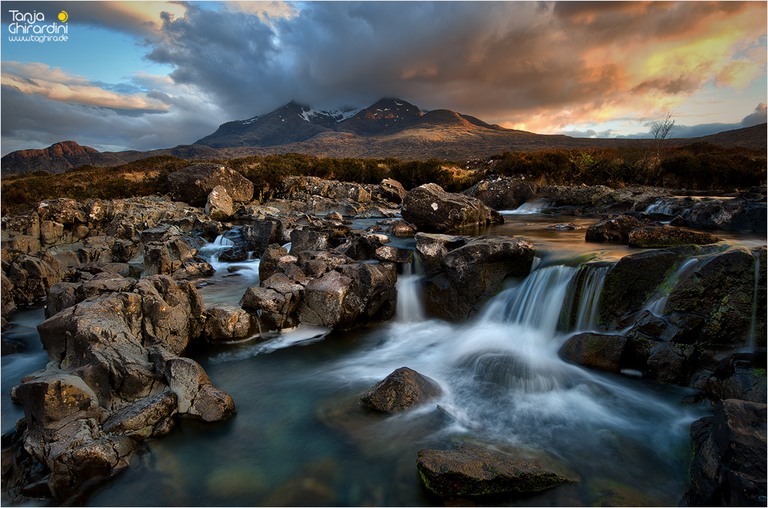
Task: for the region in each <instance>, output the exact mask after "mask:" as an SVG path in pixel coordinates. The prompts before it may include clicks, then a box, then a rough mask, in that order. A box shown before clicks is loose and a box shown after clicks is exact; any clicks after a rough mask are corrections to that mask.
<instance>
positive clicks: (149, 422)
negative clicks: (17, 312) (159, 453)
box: [102, 391, 177, 439]
mask: <svg viewBox="0 0 768 508" xmlns="http://www.w3.org/2000/svg"><path fill="white" fill-rule="evenodd" d="M176 407H177V399H176V394H175V393H173V392H172V391H163V392H160V393H158V394H156V395H151V396H149V397H145V398H143V399H140V400H138V401H137V402H134V403H133V404H130V405H128V406H125V407H124V408H122V409H119V410H117V411H115V412H114V413H112V414H111V415H110V416H109V418H108V419H107V420H106V421H105V422H104V424H103V425H102V428H103V429H104V432H107V433H109V434H115V435H121V436H129V437H133V438H137V439H146V438H149V437H159V436H164V435H166V434H168V433H169V432H170V431H171V430H173V427H174V419H173V417H174V415H175V414H176V413H177V410H176Z"/></svg>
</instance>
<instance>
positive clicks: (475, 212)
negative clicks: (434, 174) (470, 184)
mask: <svg viewBox="0 0 768 508" xmlns="http://www.w3.org/2000/svg"><path fill="white" fill-rule="evenodd" d="M402 215H403V219H405V220H406V221H408V222H410V223H411V224H414V225H415V226H416V227H417V228H418V229H419V230H420V231H425V232H432V233H446V232H451V231H459V230H462V229H467V228H477V227H484V226H487V225H489V224H501V223H503V222H504V218H503V217H502V216H501V214H499V213H498V212H497V211H495V210H492V209H490V208H488V207H487V206H485V204H483V203H482V202H481V201H480V200H478V199H475V198H472V197H469V196H465V195H463V194H454V193H450V192H446V191H444V190H443V188H442V187H440V186H439V185H437V184H434V183H428V184H424V185H421V186H419V187H416V188H415V189H413V190H412V191H410V192H409V193H408V194H407V195H406V196H405V199H404V200H403V206H402Z"/></svg>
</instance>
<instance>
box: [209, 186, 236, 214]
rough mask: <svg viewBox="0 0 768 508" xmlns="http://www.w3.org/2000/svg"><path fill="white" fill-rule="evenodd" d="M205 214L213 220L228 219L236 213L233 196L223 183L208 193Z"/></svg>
mask: <svg viewBox="0 0 768 508" xmlns="http://www.w3.org/2000/svg"><path fill="white" fill-rule="evenodd" d="M204 212H205V215H207V216H208V217H210V218H211V219H213V220H218V221H222V220H227V219H229V218H230V217H232V215H233V214H234V213H235V210H234V207H233V202H232V198H231V197H230V196H229V193H228V192H227V189H226V188H224V187H223V186H221V185H217V186H216V187H214V188H213V189H212V190H211V192H210V193H209V194H208V198H207V200H206V202H205V208H204Z"/></svg>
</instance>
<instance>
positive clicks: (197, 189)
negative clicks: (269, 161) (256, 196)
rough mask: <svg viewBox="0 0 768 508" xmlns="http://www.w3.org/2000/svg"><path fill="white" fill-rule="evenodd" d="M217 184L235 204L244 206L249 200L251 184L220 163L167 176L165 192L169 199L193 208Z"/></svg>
mask: <svg viewBox="0 0 768 508" xmlns="http://www.w3.org/2000/svg"><path fill="white" fill-rule="evenodd" d="M219 185H220V186H222V187H223V188H224V189H225V190H226V191H227V194H229V197H230V198H232V201H234V202H236V203H247V202H248V201H250V200H251V199H252V198H253V183H251V181H250V180H248V179H247V178H245V177H244V176H243V175H241V174H240V173H238V172H237V171H234V170H232V169H230V168H228V167H226V166H222V165H220V164H208V163H200V164H192V165H190V166H187V167H185V168H184V169H181V170H179V171H176V172H175V173H171V174H170V175H168V191H169V193H170V194H171V196H172V197H173V199H178V200H179V201H184V202H185V203H189V204H190V205H193V206H200V207H202V206H205V203H206V199H207V198H208V194H210V193H211V191H213V189H214V188H215V187H216V186H219Z"/></svg>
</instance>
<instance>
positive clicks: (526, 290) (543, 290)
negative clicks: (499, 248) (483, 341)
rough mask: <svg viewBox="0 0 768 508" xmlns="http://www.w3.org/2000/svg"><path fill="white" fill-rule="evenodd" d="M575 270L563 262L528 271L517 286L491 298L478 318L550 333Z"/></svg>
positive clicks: (553, 333) (550, 335) (555, 327)
mask: <svg viewBox="0 0 768 508" xmlns="http://www.w3.org/2000/svg"><path fill="white" fill-rule="evenodd" d="M575 273H576V268H573V267H570V266H563V265H559V266H548V267H545V268H540V269H538V270H536V271H534V272H531V274H530V275H528V277H527V278H526V279H525V280H524V281H523V282H522V284H521V285H520V286H518V287H516V288H512V289H508V290H506V291H503V292H502V293H501V294H499V295H498V296H497V297H496V298H494V299H493V301H492V302H491V304H490V305H489V306H488V307H487V309H486V311H485V313H484V314H483V316H482V318H481V320H482V321H502V322H504V323H513V324H518V325H522V326H523V327H526V328H530V329H535V330H537V331H539V332H541V334H542V335H545V336H549V337H553V336H554V335H555V330H556V329H557V323H558V321H559V319H560V310H561V309H562V307H563V301H564V299H565V294H566V291H567V289H568V284H569V283H570V281H571V279H572V278H573V276H574V274H575Z"/></svg>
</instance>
